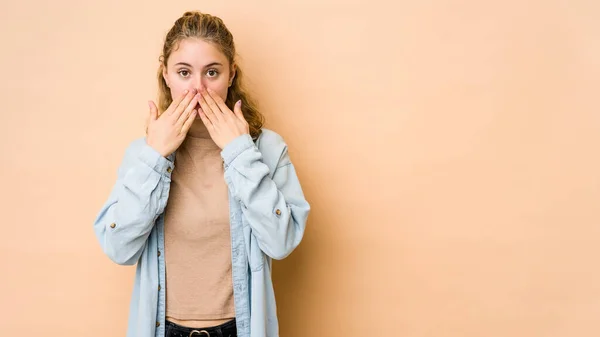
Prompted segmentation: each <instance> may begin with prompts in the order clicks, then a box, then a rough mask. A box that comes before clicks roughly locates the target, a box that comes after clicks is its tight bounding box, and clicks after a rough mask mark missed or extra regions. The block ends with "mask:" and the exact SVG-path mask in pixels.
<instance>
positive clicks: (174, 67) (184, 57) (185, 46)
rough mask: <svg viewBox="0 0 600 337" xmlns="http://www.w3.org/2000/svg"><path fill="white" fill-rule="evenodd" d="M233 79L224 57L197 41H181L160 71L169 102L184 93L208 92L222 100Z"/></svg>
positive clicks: (208, 44)
mask: <svg viewBox="0 0 600 337" xmlns="http://www.w3.org/2000/svg"><path fill="white" fill-rule="evenodd" d="M231 68H233V67H231ZM234 76H235V68H234V69H233V70H231V69H230V65H229V61H228V60H227V58H226V57H225V55H224V54H223V53H222V52H221V51H220V50H219V49H217V48H216V47H215V46H214V45H213V44H211V43H208V42H205V41H203V40H200V39H185V40H182V41H181V42H180V43H179V45H178V47H177V48H176V49H174V50H173V51H172V52H171V55H170V56H169V60H168V61H167V67H166V68H165V69H164V70H163V77H164V79H165V82H166V83H167V85H168V86H169V89H170V90H171V97H173V99H176V98H177V97H179V96H180V95H182V93H183V91H184V90H193V89H196V90H198V91H202V90H206V89H211V90H213V91H214V92H216V93H217V94H218V95H219V96H220V97H221V98H222V99H223V101H225V100H226V98H227V91H228V89H229V86H230V85H231V81H233V77H234ZM196 108H197V109H198V108H200V105H199V104H198V105H197V106H196Z"/></svg>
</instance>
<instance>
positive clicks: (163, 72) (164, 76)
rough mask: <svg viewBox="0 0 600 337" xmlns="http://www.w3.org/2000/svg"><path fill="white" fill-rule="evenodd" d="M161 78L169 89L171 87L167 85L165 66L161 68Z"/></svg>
mask: <svg viewBox="0 0 600 337" xmlns="http://www.w3.org/2000/svg"><path fill="white" fill-rule="evenodd" d="M162 76H163V80H165V83H166V84H167V88H170V87H171V86H170V85H169V79H168V77H167V68H166V67H165V66H162Z"/></svg>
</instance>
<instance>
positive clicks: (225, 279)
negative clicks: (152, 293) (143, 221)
mask: <svg viewBox="0 0 600 337" xmlns="http://www.w3.org/2000/svg"><path fill="white" fill-rule="evenodd" d="M220 152H221V149H220V148H219V147H218V146H217V145H216V144H215V142H214V141H213V140H212V139H211V138H210V135H209V134H208V131H206V129H204V132H200V134H198V133H196V134H195V135H194V136H191V135H189V134H188V136H187V137H186V139H185V140H184V142H183V143H182V144H181V146H180V147H179V148H178V150H177V155H176V158H175V165H174V166H175V169H174V170H173V173H172V175H171V189H170V192H169V200H168V203H167V206H166V209H165V261H166V277H167V280H166V287H167V288H166V297H167V305H166V311H167V312H166V317H167V319H168V320H170V321H172V322H174V323H177V324H180V325H183V326H189V327H209V326H214V325H219V324H221V323H224V322H226V321H228V320H231V319H233V318H234V317H235V309H234V303H233V283H232V278H231V236H230V224H229V198H228V193H227V185H226V183H225V178H224V175H223V161H222V159H221V155H220Z"/></svg>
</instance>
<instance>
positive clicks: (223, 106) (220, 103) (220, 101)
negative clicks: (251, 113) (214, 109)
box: [207, 89, 232, 117]
mask: <svg viewBox="0 0 600 337" xmlns="http://www.w3.org/2000/svg"><path fill="white" fill-rule="evenodd" d="M207 91H208V94H209V96H210V98H212V99H213V100H214V101H215V104H216V105H217V106H218V107H219V110H220V111H221V112H222V113H223V115H224V116H225V117H230V115H231V114H232V113H231V109H229V107H228V106H227V104H225V102H223V99H222V98H221V96H219V95H217V93H215V92H214V91H212V90H211V89H208V90H207Z"/></svg>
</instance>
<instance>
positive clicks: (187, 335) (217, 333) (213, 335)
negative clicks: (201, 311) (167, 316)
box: [165, 319, 237, 337]
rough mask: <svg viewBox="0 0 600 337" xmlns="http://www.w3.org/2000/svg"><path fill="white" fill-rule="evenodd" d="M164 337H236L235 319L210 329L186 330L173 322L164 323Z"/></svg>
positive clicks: (186, 328)
mask: <svg viewBox="0 0 600 337" xmlns="http://www.w3.org/2000/svg"><path fill="white" fill-rule="evenodd" d="M165 324H166V325H165V337H236V336H237V328H236V325H235V319H232V320H231V321H229V322H226V323H223V324H221V325H217V326H213V327H210V328H188V327H184V326H181V325H177V324H175V323H173V322H170V321H166V322H165Z"/></svg>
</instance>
